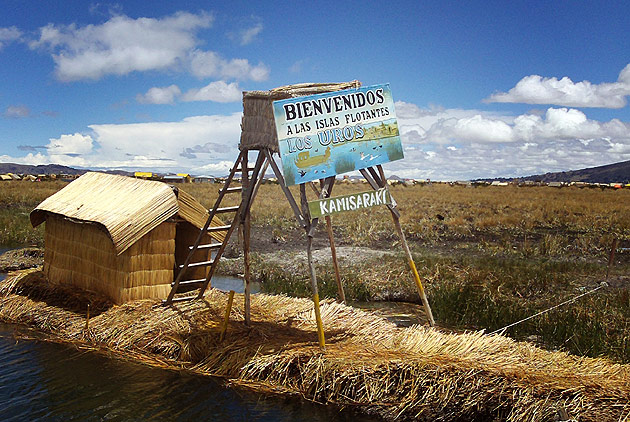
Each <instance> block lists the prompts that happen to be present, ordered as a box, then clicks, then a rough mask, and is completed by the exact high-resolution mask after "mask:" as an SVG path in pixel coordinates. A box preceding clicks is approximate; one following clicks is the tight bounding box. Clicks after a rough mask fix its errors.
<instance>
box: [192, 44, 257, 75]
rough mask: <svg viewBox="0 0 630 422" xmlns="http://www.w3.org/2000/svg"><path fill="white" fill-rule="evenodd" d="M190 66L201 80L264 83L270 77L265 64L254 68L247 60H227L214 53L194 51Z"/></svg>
mask: <svg viewBox="0 0 630 422" xmlns="http://www.w3.org/2000/svg"><path fill="white" fill-rule="evenodd" d="M190 66H191V70H192V73H193V75H195V76H197V77H199V78H209V77H218V78H225V79H240V80H246V79H251V80H253V81H264V80H265V79H267V78H268V77H269V68H268V67H267V66H266V65H264V64H263V63H259V64H258V65H256V66H252V65H251V64H250V63H249V62H248V61H247V60H245V59H232V60H226V59H224V58H222V57H221V56H219V55H218V54H217V53H215V52H213V51H199V50H197V51H194V52H193V53H192V55H191V61H190Z"/></svg>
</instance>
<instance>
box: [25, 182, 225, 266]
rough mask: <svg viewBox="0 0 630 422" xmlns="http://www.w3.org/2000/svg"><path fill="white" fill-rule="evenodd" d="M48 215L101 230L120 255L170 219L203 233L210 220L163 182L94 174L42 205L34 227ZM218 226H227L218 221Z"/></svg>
mask: <svg viewBox="0 0 630 422" xmlns="http://www.w3.org/2000/svg"><path fill="white" fill-rule="evenodd" d="M48 213H52V214H57V215H61V216H63V217H67V218H71V219H73V220H79V221H83V222H89V223H96V224H99V225H101V226H102V227H104V228H105V230H106V232H107V233H108V234H109V237H110V238H111V239H112V242H113V243H114V248H115V249H116V253H117V254H121V253H122V252H124V251H125V250H127V249H128V248H129V247H130V246H131V245H133V244H134V243H135V242H136V241H138V240H139V239H140V238H141V237H142V236H144V235H145V234H147V233H149V232H150V231H151V230H153V229H154V228H156V227H157V226H158V225H160V224H161V223H163V222H164V221H166V220H168V219H169V218H171V217H174V216H179V217H181V218H183V219H184V220H186V221H188V222H189V223H191V224H193V225H194V226H196V227H198V228H202V227H203V225H204V224H205V222H206V220H207V218H208V213H207V211H206V209H205V208H204V207H203V205H201V204H200V203H199V202H198V201H197V200H195V199H194V198H193V197H192V196H191V195H189V194H187V193H186V192H183V191H181V190H179V191H175V190H174V189H173V188H171V187H170V186H168V185H166V184H164V183H162V182H154V181H148V180H141V179H134V178H131V177H125V176H117V175H112V174H105V173H95V172H89V173H85V174H84V175H83V176H81V177H79V178H78V179H76V180H75V181H73V182H72V183H70V184H68V185H67V186H66V187H64V188H63V189H61V190H60V191H59V192H57V193H55V194H54V195H52V196H50V197H48V198H47V199H45V200H44V201H43V202H42V203H41V204H39V205H38V206H37V208H35V209H34V210H33V211H32V212H31V215H30V218H31V224H32V225H33V227H36V226H38V225H40V224H41V223H43V222H44V221H45V220H46V215H47V214H48ZM215 225H223V223H222V222H220V221H219V220H218V219H217V218H216V217H215V218H214V219H213V221H212V226H215ZM220 234H223V233H220ZM213 236H216V235H213ZM218 237H221V236H220V235H219V236H218ZM220 240H221V239H220Z"/></svg>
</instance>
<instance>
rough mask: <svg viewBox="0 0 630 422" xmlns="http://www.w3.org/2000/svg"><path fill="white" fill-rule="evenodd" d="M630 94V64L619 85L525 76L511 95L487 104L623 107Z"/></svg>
mask: <svg viewBox="0 0 630 422" xmlns="http://www.w3.org/2000/svg"><path fill="white" fill-rule="evenodd" d="M629 95H630V64H628V65H627V66H626V67H624V68H623V70H622V71H621V72H620V73H619V77H618V78H617V82H612V83H601V84H593V83H591V82H589V81H581V82H573V81H572V80H571V79H570V78H568V77H566V76H565V77H563V78H562V79H557V78H544V77H542V76H539V75H530V76H525V77H524V78H523V79H521V80H520V81H519V82H518V83H517V84H516V86H515V87H514V88H512V89H510V90H509V91H508V92H498V93H495V94H492V95H491V96H490V97H489V98H488V99H486V100H485V101H486V102H499V103H526V104H554V105H561V106H568V107H603V108H622V107H625V106H626V104H627V98H626V97H627V96H629Z"/></svg>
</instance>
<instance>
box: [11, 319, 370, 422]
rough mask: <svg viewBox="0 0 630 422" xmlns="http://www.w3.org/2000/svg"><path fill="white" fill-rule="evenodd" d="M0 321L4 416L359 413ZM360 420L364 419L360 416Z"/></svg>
mask: <svg viewBox="0 0 630 422" xmlns="http://www.w3.org/2000/svg"><path fill="white" fill-rule="evenodd" d="M14 329H15V327H13V326H10V325H0V403H2V406H0V420H2V421H15V422H18V421H19V422H22V421H42V422H44V421H46V422H48V421H53V422H54V421H60V422H61V421H64V422H65V421H225V422H230V421H259V422H260V421H270V422H271V421H287V422H289V421H312V422H320V421H321V422H324V421H333V422H341V421H350V420H352V419H356V416H353V415H350V414H348V413H340V412H338V411H337V410H335V409H333V408H330V407H325V406H319V405H315V404H311V403H308V402H302V401H298V400H296V399H282V398H278V397H269V396H263V395H260V394H255V393H252V392H250V391H246V390H242V389H238V388H226V387H224V386H223V385H222V384H221V383H220V382H219V381H217V380H215V379H213V378H210V377H203V376H200V375H194V374H189V373H186V372H176V371H167V370H163V369H157V368H151V367H149V366H145V365H140V364H135V363H130V362H126V361H121V360H117V359H113V358H108V357H106V356H103V355H101V354H97V353H94V352H82V351H79V350H76V349H75V348H72V347H69V346H67V345H59V344H55V343H47V342H43V341H33V340H16V339H15V338H14V336H13V330H14ZM360 419H361V420H365V418H363V417H361V418H360Z"/></svg>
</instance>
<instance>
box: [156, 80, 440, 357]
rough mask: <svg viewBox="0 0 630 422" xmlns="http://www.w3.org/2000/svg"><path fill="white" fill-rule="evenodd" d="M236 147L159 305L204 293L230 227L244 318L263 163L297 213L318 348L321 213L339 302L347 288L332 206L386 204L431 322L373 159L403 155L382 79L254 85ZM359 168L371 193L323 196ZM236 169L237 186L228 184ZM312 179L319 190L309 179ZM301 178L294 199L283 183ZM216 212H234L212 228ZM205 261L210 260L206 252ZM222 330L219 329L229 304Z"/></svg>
mask: <svg viewBox="0 0 630 422" xmlns="http://www.w3.org/2000/svg"><path fill="white" fill-rule="evenodd" d="M241 126H242V132H241V142H240V144H239V149H240V154H239V156H238V158H237V159H236V162H235V163H234V166H233V167H232V169H231V170H230V174H229V176H228V177H227V179H226V182H225V184H224V186H223V187H222V188H221V190H220V191H219V196H218V198H217V200H216V202H215V204H214V206H213V207H212V208H210V209H209V210H208V220H207V221H206V224H205V225H204V227H203V228H202V229H201V230H200V233H199V236H198V237H197V240H196V241H195V243H194V244H193V245H191V246H190V248H189V249H190V253H189V255H188V256H187V258H186V260H185V261H184V263H183V264H182V265H180V269H179V272H178V274H177V276H176V278H175V280H174V281H173V283H172V286H173V287H172V289H171V292H170V294H169V296H168V298H167V299H166V300H165V301H164V304H165V305H170V304H172V303H173V302H177V301H182V300H190V299H194V298H202V297H203V294H204V292H205V290H206V289H207V288H208V286H209V285H210V281H211V278H212V275H213V274H214V272H215V270H216V268H217V264H218V262H219V260H220V258H221V256H222V254H223V252H224V250H225V248H226V246H227V242H228V240H229V238H230V236H231V234H232V232H233V230H234V229H235V228H236V227H237V226H238V229H239V232H240V235H241V236H240V237H241V239H242V241H241V244H242V248H243V261H244V274H245V295H244V296H245V304H244V308H245V323H246V324H247V325H249V324H250V323H251V316H250V294H251V289H250V285H251V270H250V262H249V259H250V236H251V223H250V210H251V204H252V202H253V201H254V198H255V197H256V194H257V192H258V187H259V186H260V184H261V183H262V181H263V178H264V175H265V171H266V170H267V167H268V166H270V167H271V170H272V171H273V173H274V175H275V176H276V178H277V180H278V184H279V185H280V188H281V189H282V191H283V193H284V195H285V197H286V199H287V201H288V202H289V205H290V206H291V209H292V211H293V213H294V215H295V218H296V220H297V221H298V223H299V224H300V226H302V227H303V228H304V230H305V233H306V252H307V260H308V266H309V272H310V278H311V289H312V293H313V304H314V311H315V320H316V324H317V337H318V341H319V345H320V347H321V348H322V349H324V348H325V346H326V340H325V336H324V328H323V323H322V318H321V312H320V304H319V292H318V288H317V274H316V272H315V266H314V263H313V255H312V246H313V236H314V234H315V230H316V227H317V223H318V220H319V218H321V217H324V218H325V219H326V226H327V232H328V238H329V240H330V247H331V253H332V256H333V265H334V267H335V275H336V279H337V285H338V291H339V297H338V300H341V301H345V294H344V292H343V286H342V283H341V278H340V276H339V268H338V264H337V258H336V251H335V245H334V238H333V232H332V222H331V215H332V214H335V213H337V212H344V211H353V210H358V209H363V208H368V207H373V206H387V207H388V208H389V210H390V211H391V214H392V218H393V221H394V226H395V228H396V232H397V233H398V236H399V237H400V240H401V243H402V245H403V249H404V251H405V254H406V256H407V261H408V263H409V266H410V268H411V271H412V274H413V277H414V281H415V283H416V286H417V288H418V292H419V294H420V298H421V300H422V303H423V305H424V309H425V313H426V315H427V320H428V322H429V324H430V325H431V326H433V325H434V324H435V322H434V320H433V315H432V313H431V308H430V307H429V302H428V300H427V297H426V294H425V292H424V288H423V286H422V282H421V280H420V276H419V275H418V271H417V269H416V266H415V263H414V261H413V257H412V255H411V251H410V250H409V246H408V245H407V241H406V239H405V235H404V233H403V231H402V228H401V226H400V220H399V217H400V213H399V211H398V209H397V207H396V201H395V200H394V198H392V197H391V194H390V192H389V191H388V189H387V179H386V178H385V174H384V172H383V169H382V167H381V164H383V163H385V162H388V161H393V160H399V159H401V158H403V152H402V146H401V144H400V136H399V132H398V124H397V121H396V117H395V112H394V103H393V99H392V96H391V92H390V89H389V85H374V86H370V87H364V88H361V84H360V83H359V82H358V81H352V82H348V83H341V84H299V85H290V86H286V87H281V88H276V89H273V90H270V91H253V92H245V93H244V94H243V120H242V125H241ZM250 152H257V153H258V156H257V158H256V162H255V165H254V166H253V167H250V166H249V153H250ZM274 154H278V155H279V157H280V160H281V162H282V166H283V169H284V172H282V171H280V168H279V166H278V164H277V163H276V161H275V158H274ZM355 170H359V171H360V172H361V174H362V175H363V177H365V179H366V180H367V181H368V183H369V184H370V186H371V187H372V189H374V190H373V191H369V192H361V193H356V194H351V195H344V196H340V197H335V198H332V197H331V192H332V189H333V186H334V183H335V176H336V175H337V174H342V173H346V172H350V171H355ZM236 173H241V174H242V176H241V177H240V179H241V186H236V187H231V184H232V183H233V182H234V181H235V180H236V179H237V177H236ZM317 180H319V182H320V189H317V187H315V186H314V184H313V183H312V182H313V181H317ZM307 183H309V184H310V185H311V187H312V188H313V190H314V191H315V192H316V194H317V196H318V198H317V200H315V201H311V202H309V201H308V199H307V197H306V184H307ZM296 184H297V185H299V190H300V205H298V203H297V202H296V200H295V198H294V197H293V195H292V193H291V191H290V190H289V188H288V186H290V185H296ZM232 192H240V193H241V202H240V205H238V206H228V207H222V206H221V203H222V201H223V199H224V197H225V196H226V195H227V194H229V193H232ZM222 213H233V214H234V216H233V218H232V220H231V222H230V223H229V224H225V225H217V224H215V223H214V221H213V218H214V217H215V215H218V214H222ZM213 233H216V236H217V237H218V238H220V239H221V242H218V243H213V242H210V243H208V244H202V240H203V239H205V237H207V235H208V234H210V235H212V234H213ZM200 250H214V251H216V252H215V253H214V257H213V258H212V259H207V260H205V261H200V262H193V260H194V258H193V255H195V253H196V252H197V251H200ZM208 258H209V257H208ZM196 266H208V267H209V269H208V271H207V273H206V277H205V278H204V279H199V280H183V279H182V278H183V276H182V274H184V273H185V272H186V270H187V269H188V268H189V267H196ZM196 289H198V293H197V294H196V295H192V296H191V295H188V296H178V297H175V296H176V294H177V293H181V292H186V291H190V290H196ZM228 303H229V305H228V309H226V316H225V320H224V325H223V329H222V334H221V336H222V337H223V335H224V334H225V330H226V329H227V321H228V319H229V307H231V306H230V305H231V302H230V301H228Z"/></svg>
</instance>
